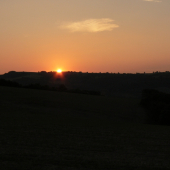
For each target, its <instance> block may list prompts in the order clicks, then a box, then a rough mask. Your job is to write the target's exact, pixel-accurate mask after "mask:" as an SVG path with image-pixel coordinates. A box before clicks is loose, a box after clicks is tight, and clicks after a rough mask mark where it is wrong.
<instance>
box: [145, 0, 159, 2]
mask: <svg viewBox="0 0 170 170" xmlns="http://www.w3.org/2000/svg"><path fill="white" fill-rule="evenodd" d="M143 1H147V2H162V1H160V0H143Z"/></svg>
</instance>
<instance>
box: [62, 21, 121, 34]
mask: <svg viewBox="0 0 170 170" xmlns="http://www.w3.org/2000/svg"><path fill="white" fill-rule="evenodd" d="M113 21H114V20H112V19H109V18H102V19H88V20H84V21H79V22H70V23H65V24H62V25H61V28H62V29H67V30H69V31H71V32H101V31H112V30H113V29H114V28H117V27H119V25H117V24H113Z"/></svg>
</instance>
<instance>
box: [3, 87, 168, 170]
mask: <svg viewBox="0 0 170 170" xmlns="http://www.w3.org/2000/svg"><path fill="white" fill-rule="evenodd" d="M139 102H140V100H139V99H134V98H114V97H112V98H109V97H104V96H90V95H80V94H67V93H57V92H50V91H38V90H30V89H17V88H8V87H0V136H1V137H0V169H1V170H14V169H15V170H26V169H29V170H30V169H31V170H38V169H41V170H54V169H63V170H72V169H73V170H75V169H83V170H84V169H87V170H94V169H102V170H103V169H170V161H169V160H170V159H169V158H170V142H169V140H170V127H169V126H158V125H148V124H145V121H146V119H147V117H146V116H145V112H144V110H142V109H141V108H140V107H139V106H138V104H139Z"/></svg>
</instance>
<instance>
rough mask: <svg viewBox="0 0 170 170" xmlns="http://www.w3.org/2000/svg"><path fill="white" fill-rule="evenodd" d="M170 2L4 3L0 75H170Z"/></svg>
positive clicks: (31, 0)
mask: <svg viewBox="0 0 170 170" xmlns="http://www.w3.org/2000/svg"><path fill="white" fill-rule="evenodd" d="M169 16H170V0H0V74H4V73H6V72H9V71H31V72H38V71H55V70H57V69H59V68H60V69H62V70H63V71H77V72H79V71H82V72H110V73H111V72H112V73H118V72H119V73H136V72H140V73H142V72H155V71H161V72H163V71H170V20H169V19H170V18H169Z"/></svg>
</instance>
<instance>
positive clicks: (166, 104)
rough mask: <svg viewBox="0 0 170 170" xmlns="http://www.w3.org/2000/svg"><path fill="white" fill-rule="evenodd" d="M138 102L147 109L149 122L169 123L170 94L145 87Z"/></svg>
mask: <svg viewBox="0 0 170 170" xmlns="http://www.w3.org/2000/svg"><path fill="white" fill-rule="evenodd" d="M140 104H141V106H142V107H144V108H145V109H146V110H147V111H148V122H149V123H154V124H162V125H170V94H166V93H162V92H159V91H157V90H154V89H145V90H143V92H142V100H141V103H140Z"/></svg>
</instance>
